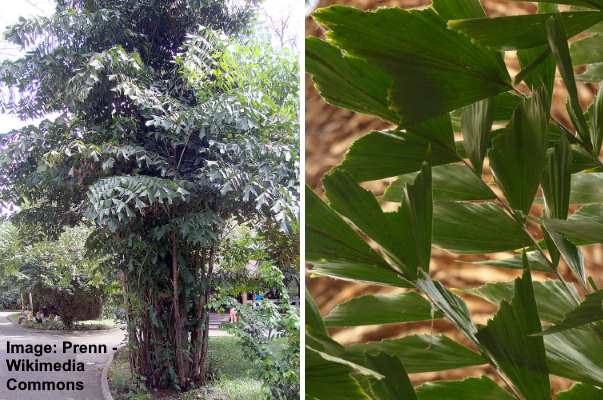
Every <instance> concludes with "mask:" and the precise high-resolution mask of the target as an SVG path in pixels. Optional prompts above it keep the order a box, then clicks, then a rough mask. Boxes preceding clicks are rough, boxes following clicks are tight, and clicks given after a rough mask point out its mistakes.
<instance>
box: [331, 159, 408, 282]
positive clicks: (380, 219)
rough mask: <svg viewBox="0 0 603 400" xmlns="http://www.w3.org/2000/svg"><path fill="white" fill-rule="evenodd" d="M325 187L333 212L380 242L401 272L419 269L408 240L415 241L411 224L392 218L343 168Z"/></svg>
mask: <svg viewBox="0 0 603 400" xmlns="http://www.w3.org/2000/svg"><path fill="white" fill-rule="evenodd" d="M323 184H324V187H325V192H326V195H327V197H328V198H329V200H330V202H331V208H332V209H333V210H335V211H337V212H338V213H339V214H341V215H343V216H345V217H346V218H348V219H349V220H350V221H351V222H353V223H354V225H356V227H358V229H360V230H361V231H362V232H364V233H365V234H366V235H367V236H368V237H370V238H371V239H373V240H374V241H375V242H377V243H378V244H379V245H380V246H381V247H382V248H383V249H384V250H385V251H386V253H387V254H388V256H390V257H391V258H393V259H394V261H395V262H396V264H397V265H398V266H399V267H400V268H404V269H406V268H407V267H408V268H411V269H413V268H414V269H416V265H417V262H418V261H417V257H416V252H415V248H414V246H412V245H410V244H408V240H409V239H412V232H410V229H409V227H408V221H407V220H406V221H405V220H404V219H403V218H402V219H401V218H388V216H387V215H386V214H385V213H384V212H383V211H382V210H381V206H380V205H379V203H378V202H377V199H376V198H375V196H373V194H372V193H371V192H369V191H368V190H365V189H363V188H362V187H360V186H359V185H358V184H357V183H356V182H355V181H354V180H353V179H352V178H351V176H350V175H349V174H348V173H347V172H346V171H344V170H342V169H341V168H338V169H335V170H333V171H332V172H331V173H330V174H329V175H327V176H326V177H325V178H324V179H323ZM396 215H397V214H396ZM405 223H406V224H405ZM399 232H400V234H398V233H399ZM409 253H410V254H409ZM407 272H408V271H407ZM408 273H410V272H408Z"/></svg>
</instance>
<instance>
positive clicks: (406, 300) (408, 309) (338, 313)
mask: <svg viewBox="0 0 603 400" xmlns="http://www.w3.org/2000/svg"><path fill="white" fill-rule="evenodd" d="M441 317H442V315H441V313H435V312H434V311H433V310H432V308H431V304H429V302H428V301H427V300H425V299H424V298H423V297H421V296H420V295H419V294H417V293H416V292H408V293H402V294H394V295H380V294H376V295H366V296H360V297H355V298H353V299H351V300H349V301H347V302H345V303H343V304H339V305H338V306H336V307H335V308H334V309H333V310H332V311H331V312H330V313H329V314H328V315H327V316H326V317H325V323H326V324H327V326H362V325H378V324H397V323H402V322H413V321H429V320H431V319H434V318H441Z"/></svg>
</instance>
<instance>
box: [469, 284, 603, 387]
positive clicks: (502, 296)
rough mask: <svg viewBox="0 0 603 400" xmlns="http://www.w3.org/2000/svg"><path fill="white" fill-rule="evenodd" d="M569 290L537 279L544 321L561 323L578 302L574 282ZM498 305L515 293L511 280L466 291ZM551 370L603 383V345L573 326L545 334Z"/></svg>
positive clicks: (583, 379) (594, 336) (540, 313)
mask: <svg viewBox="0 0 603 400" xmlns="http://www.w3.org/2000/svg"><path fill="white" fill-rule="evenodd" d="M569 288H570V290H571V292H572V293H568V291H567V290H566V289H565V287H564V285H563V283H562V282H560V281H558V280H547V281H544V282H534V296H535V299H536V305H537V308H538V315H539V317H540V319H541V320H543V321H547V322H551V323H554V324H555V323H560V322H561V321H562V320H563V319H564V318H565V315H566V314H567V313H568V312H570V311H571V310H572V309H573V308H574V305H575V300H574V299H575V298H576V297H577V295H578V292H577V291H576V288H575V287H574V285H570V286H569ZM465 291H466V292H468V293H472V294H475V295H478V296H480V297H482V298H484V299H486V300H488V301H490V302H492V303H494V304H498V303H500V302H501V301H503V300H504V301H509V300H510V299H511V298H512V296H513V284H512V283H511V282H500V283H490V284H487V285H484V286H482V287H480V288H477V289H469V290H465ZM544 343H545V347H546V355H547V363H548V366H549V372H550V373H551V374H553V375H557V376H562V377H564V378H569V379H574V380H578V381H582V382H587V383H591V384H595V385H601V384H603V344H602V343H601V340H600V339H599V337H598V336H597V335H596V334H595V333H594V332H593V331H592V330H588V329H570V330H567V331H563V332H559V333H556V334H551V335H546V336H544Z"/></svg>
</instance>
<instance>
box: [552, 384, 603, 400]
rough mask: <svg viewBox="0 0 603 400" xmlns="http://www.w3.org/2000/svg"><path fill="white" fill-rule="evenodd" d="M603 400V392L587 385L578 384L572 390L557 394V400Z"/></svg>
mask: <svg viewBox="0 0 603 400" xmlns="http://www.w3.org/2000/svg"><path fill="white" fill-rule="evenodd" d="M584 399H589V400H603V390H601V389H599V388H598V387H594V386H592V385H588V384H585V383H576V384H575V385H574V386H572V387H571V389H569V390H566V391H564V392H559V393H557V400H584Z"/></svg>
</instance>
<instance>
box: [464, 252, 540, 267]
mask: <svg viewBox="0 0 603 400" xmlns="http://www.w3.org/2000/svg"><path fill="white" fill-rule="evenodd" d="M526 255H527V257H528V262H529V263H530V269H531V270H532V271H541V272H551V268H550V267H549V265H548V264H547V262H546V259H545V258H544V257H543V256H542V254H541V253H540V252H539V251H529V252H527V253H526ZM473 263H474V264H487V265H493V266H496V267H506V268H513V269H523V259H522V255H521V254H519V255H515V256H513V257H509V258H503V259H488V260H483V261H475V262H473Z"/></svg>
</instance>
